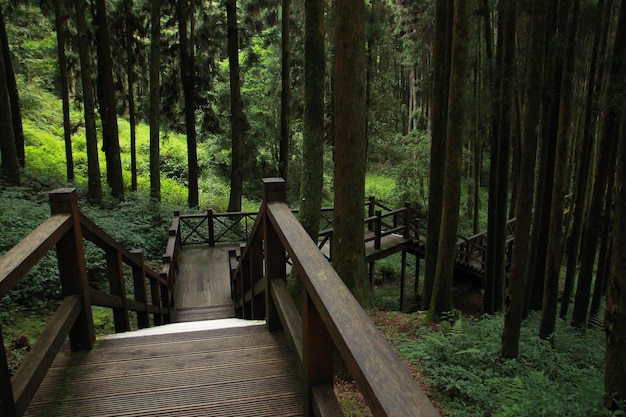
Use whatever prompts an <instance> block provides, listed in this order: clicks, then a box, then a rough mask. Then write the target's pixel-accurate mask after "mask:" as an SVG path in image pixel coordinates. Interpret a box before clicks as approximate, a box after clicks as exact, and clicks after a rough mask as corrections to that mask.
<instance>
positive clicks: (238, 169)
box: [226, 0, 246, 212]
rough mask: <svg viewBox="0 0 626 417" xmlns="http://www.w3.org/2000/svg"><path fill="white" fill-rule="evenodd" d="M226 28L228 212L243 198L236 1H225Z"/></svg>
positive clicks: (243, 125)
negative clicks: (228, 64) (229, 135)
mask: <svg viewBox="0 0 626 417" xmlns="http://www.w3.org/2000/svg"><path fill="white" fill-rule="evenodd" d="M226 19H227V21H228V22H227V26H228V48H227V49H228V62H229V63H230V110H231V116H230V126H231V140H232V154H231V158H232V159H231V166H230V169H231V172H230V200H229V202H228V211H230V212H235V211H241V198H242V196H243V149H244V141H245V129H246V120H245V118H244V115H243V101H242V100H241V78H240V76H239V35H238V33H237V32H238V29H237V0H226Z"/></svg>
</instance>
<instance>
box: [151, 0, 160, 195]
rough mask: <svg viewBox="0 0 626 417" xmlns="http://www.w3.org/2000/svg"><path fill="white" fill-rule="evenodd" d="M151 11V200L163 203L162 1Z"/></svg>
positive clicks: (152, 7)
mask: <svg viewBox="0 0 626 417" xmlns="http://www.w3.org/2000/svg"><path fill="white" fill-rule="evenodd" d="M150 10H151V11H150V198H152V199H153V200H156V201H161V170H160V168H161V167H160V165H161V152H160V149H159V148H160V141H159V129H160V124H161V0H152V6H151V9H150Z"/></svg>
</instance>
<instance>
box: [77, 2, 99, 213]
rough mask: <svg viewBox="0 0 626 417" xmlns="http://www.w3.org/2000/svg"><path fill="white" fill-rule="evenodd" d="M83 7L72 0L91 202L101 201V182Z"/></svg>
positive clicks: (87, 38) (83, 4) (88, 196)
mask: <svg viewBox="0 0 626 417" xmlns="http://www.w3.org/2000/svg"><path fill="white" fill-rule="evenodd" d="M85 8H86V7H85V0H74V9H75V16H76V31H77V32H78V54H79V57H80V75H81V81H82V87H83V109H84V112H85V138H86V142H87V199H88V200H89V201H90V202H92V203H100V202H101V201H102V184H101V182H100V161H99V159H98V137H97V136H96V114H95V111H96V102H95V94H94V85H93V76H92V69H91V56H90V55H91V53H90V52H89V34H88V33H87V21H86V19H85Z"/></svg>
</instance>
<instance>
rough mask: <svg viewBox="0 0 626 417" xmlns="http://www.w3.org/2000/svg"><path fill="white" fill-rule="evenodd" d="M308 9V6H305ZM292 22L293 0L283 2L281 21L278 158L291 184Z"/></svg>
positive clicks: (283, 172)
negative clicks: (289, 176)
mask: <svg viewBox="0 0 626 417" xmlns="http://www.w3.org/2000/svg"><path fill="white" fill-rule="evenodd" d="M305 7H306V6H305ZM290 20H291V0H282V19H281V48H280V51H281V77H280V79H281V90H280V144H279V157H278V173H279V175H280V176H281V177H282V178H283V179H284V180H285V182H287V184H289V182H288V178H287V176H288V172H289V148H290V142H291V126H290V120H289V119H290V113H291V112H290V110H289V106H290V103H291V94H290V92H291V77H290V73H289V69H290V66H291V58H290V55H291V45H290V41H289V38H290V37H291V33H290V32H291V31H290V24H289V23H290Z"/></svg>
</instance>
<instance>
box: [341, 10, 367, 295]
mask: <svg viewBox="0 0 626 417" xmlns="http://www.w3.org/2000/svg"><path fill="white" fill-rule="evenodd" d="M335 23H336V27H335V48H336V51H335V211H334V235H333V266H334V267H335V270H336V271H337V273H338V274H339V276H341V278H342V279H343V281H344V282H345V283H346V285H347V287H348V288H349V289H350V291H352V294H353V295H354V296H355V298H356V299H357V300H358V301H359V302H364V303H367V302H369V296H368V295H367V294H366V290H365V282H366V273H365V247H364V245H363V242H364V230H363V222H364V220H365V216H364V211H363V201H365V167H366V155H365V148H366V137H365V44H366V39H365V1H364V0H337V2H336V8H335Z"/></svg>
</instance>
